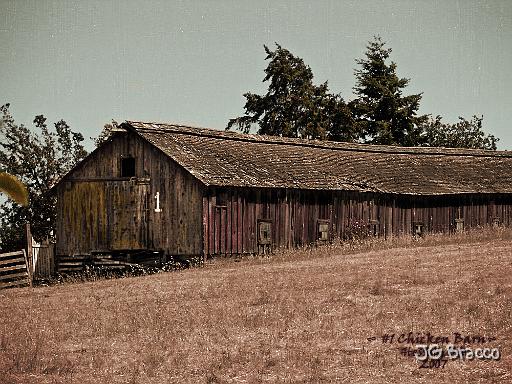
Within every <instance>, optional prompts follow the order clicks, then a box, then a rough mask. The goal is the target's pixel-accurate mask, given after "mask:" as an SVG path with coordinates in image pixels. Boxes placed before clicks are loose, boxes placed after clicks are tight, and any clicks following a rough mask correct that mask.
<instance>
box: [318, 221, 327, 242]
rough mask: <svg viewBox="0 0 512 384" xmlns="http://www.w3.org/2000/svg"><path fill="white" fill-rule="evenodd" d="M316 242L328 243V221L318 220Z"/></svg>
mask: <svg viewBox="0 0 512 384" xmlns="http://www.w3.org/2000/svg"><path fill="white" fill-rule="evenodd" d="M318 240H320V241H328V240H329V221H328V220H318Z"/></svg>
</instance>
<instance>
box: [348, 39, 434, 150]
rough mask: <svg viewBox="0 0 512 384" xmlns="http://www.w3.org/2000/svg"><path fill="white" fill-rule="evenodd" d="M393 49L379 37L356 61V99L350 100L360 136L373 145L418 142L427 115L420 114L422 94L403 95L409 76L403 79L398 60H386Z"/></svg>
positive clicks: (415, 143)
mask: <svg viewBox="0 0 512 384" xmlns="http://www.w3.org/2000/svg"><path fill="white" fill-rule="evenodd" d="M390 54H391V48H385V43H384V42H383V41H382V40H381V38H380V37H378V36H376V37H374V39H373V40H372V41H370V42H369V43H368V45H367V51H366V53H365V56H366V57H365V58H363V59H359V60H356V62H357V64H359V66H360V68H359V69H356V70H355V77H356V86H355V87H354V93H355V94H356V96H357V98H356V99H355V100H354V101H352V102H351V103H350V107H351V110H352V112H353V114H354V120H355V124H356V127H357V128H358V130H359V132H361V139H362V140H363V141H365V142H368V143H372V144H389V145H404V146H413V145H418V143H419V138H420V136H421V126H422V124H423V123H424V122H425V121H426V119H427V116H426V115H421V116H418V115H417V112H418V109H419V107H420V101H421V96H422V95H421V93H420V94H415V95H408V96H404V95H403V90H404V88H405V87H406V86H407V85H408V84H409V81H410V79H406V78H400V77H398V75H397V73H396V67H397V66H396V63H394V62H390V63H389V64H388V63H387V60H388V59H389V56H390Z"/></svg>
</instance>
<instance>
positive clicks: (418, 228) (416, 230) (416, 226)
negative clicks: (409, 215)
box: [412, 221, 425, 236]
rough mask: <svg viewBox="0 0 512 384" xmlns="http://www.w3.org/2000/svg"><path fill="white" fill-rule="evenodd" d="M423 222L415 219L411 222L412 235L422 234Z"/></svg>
mask: <svg viewBox="0 0 512 384" xmlns="http://www.w3.org/2000/svg"><path fill="white" fill-rule="evenodd" d="M424 227H425V226H424V224H423V222H421V221H416V222H414V223H413V224H412V234H413V236H423V234H424Z"/></svg>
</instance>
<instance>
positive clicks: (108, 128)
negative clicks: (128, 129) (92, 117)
mask: <svg viewBox="0 0 512 384" xmlns="http://www.w3.org/2000/svg"><path fill="white" fill-rule="evenodd" d="M118 126H119V124H118V123H117V121H115V120H114V119H112V121H111V122H110V123H106V124H105V125H103V129H102V130H101V132H100V134H99V136H98V137H96V138H94V137H91V140H92V141H93V142H94V145H96V147H99V146H100V145H101V144H103V143H104V142H105V141H107V140H108V139H109V138H110V136H112V133H113V132H114V131H115V130H116V129H118Z"/></svg>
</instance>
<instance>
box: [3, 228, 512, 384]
mask: <svg viewBox="0 0 512 384" xmlns="http://www.w3.org/2000/svg"><path fill="white" fill-rule="evenodd" d="M511 239H512V237H511V236H510V232H507V231H497V232H494V231H493V232H490V231H486V230H482V231H481V232H472V233H471V234H470V235H469V236H464V235H459V234H457V235H454V236H452V237H447V236H438V235H430V236H428V235H427V236H425V237H423V238H420V239H415V240H413V239H410V238H407V239H405V238H404V239H389V241H387V242H383V241H381V240H379V239H373V238H372V239H369V240H368V239H367V240H366V241H357V242H356V241H354V242H350V243H349V242H344V243H338V244H332V245H328V246H325V247H308V248H304V249H300V250H296V251H292V250H283V251H279V252H276V253H275V254H273V255H270V257H265V258H261V257H246V258H243V259H242V261H241V262H240V263H233V262H232V261H229V260H215V261H214V262H210V263H207V265H206V268H197V269H194V270H181V271H176V272H173V273H156V274H148V275H145V276H141V277H125V278H123V279H105V278H98V279H97V280H92V281H84V282H83V283H81V284H63V285H55V286H50V287H41V288H34V289H30V288H24V289H18V288H17V289H10V290H5V291H1V292H0V305H1V308H2V311H0V331H1V333H0V382H6V383H25V382H28V383H36V382H37V383H39V382H41V383H53V382H55V383H64V382H66V383H68V382H69V383H98V382H109V383H113V384H121V383H167V382H184V383H205V382H210V383H229V382H248V383H257V382H294V383H309V382H326V383H327V382H358V383H372V382H375V383H383V382H439V383H443V382H446V383H448V382H452V381H453V377H457V379H458V380H459V381H461V382H486V381H489V380H491V381H493V382H504V383H505V382H511V381H512V377H511V373H510V372H511V371H512V356H510V354H509V353H508V352H507V351H510V350H512V340H511V338H510V332H511V330H512V241H511ZM429 331H430V332H433V333H435V334H437V335H450V334H452V333H453V332H460V333H462V334H465V335H487V336H493V337H496V341H495V342H493V343H492V345H491V346H492V347H499V348H500V350H501V351H502V358H501V360H500V361H497V362H483V361H467V362H458V361H457V362H449V363H448V365H447V366H446V367H445V368H444V369H443V370H425V369H419V367H418V364H417V363H416V362H415V360H414V359H413V358H408V357H404V356H401V355H400V352H399V350H398V345H395V344H393V345H392V344H389V343H388V344H384V343H382V342H381V340H380V339H379V337H380V336H381V335H383V334H385V333H396V334H400V333H407V332H415V333H416V332H429ZM372 336H373V337H376V339H375V340H374V341H369V338H370V337H372Z"/></svg>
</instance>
